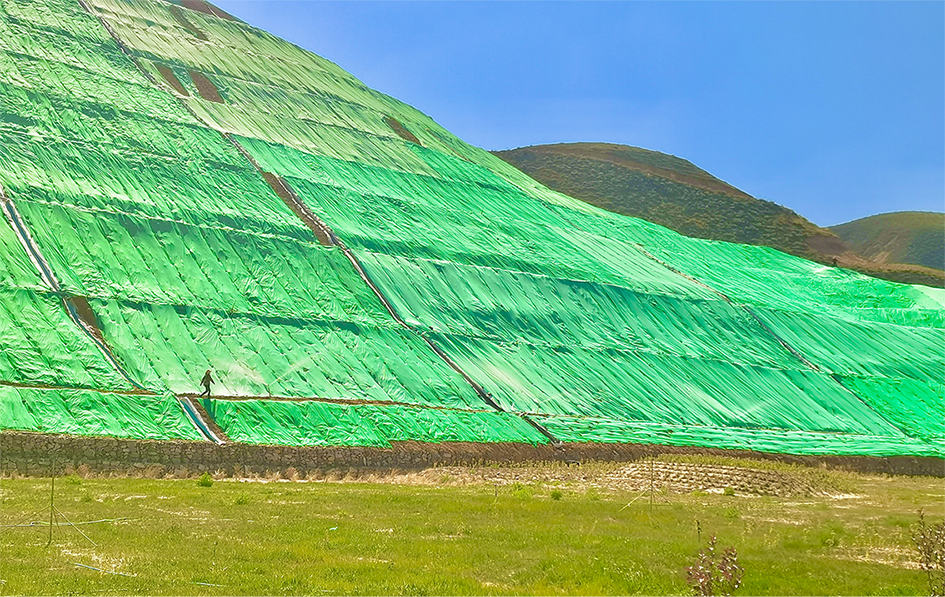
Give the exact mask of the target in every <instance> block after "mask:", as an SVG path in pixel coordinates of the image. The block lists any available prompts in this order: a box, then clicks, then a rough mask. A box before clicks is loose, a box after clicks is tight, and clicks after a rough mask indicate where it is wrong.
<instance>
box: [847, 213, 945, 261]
mask: <svg viewBox="0 0 945 597" xmlns="http://www.w3.org/2000/svg"><path fill="white" fill-rule="evenodd" d="M830 230H832V231H833V232H834V233H835V234H836V235H837V236H839V237H840V238H842V239H843V241H844V242H846V243H847V245H849V246H850V248H852V249H853V250H854V251H856V252H857V253H859V254H860V255H863V256H864V257H867V258H869V259H871V260H874V261H877V262H879V263H912V264H915V265H922V266H925V267H931V268H935V269H938V270H943V269H945V214H943V213H938V212H927V211H900V212H894V213H888V214H879V215H875V216H870V217H868V218H860V219H859V220H854V221H852V222H847V223H846V224H838V225H836V226H831V227H830Z"/></svg>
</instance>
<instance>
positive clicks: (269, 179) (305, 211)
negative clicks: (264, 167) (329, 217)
mask: <svg viewBox="0 0 945 597" xmlns="http://www.w3.org/2000/svg"><path fill="white" fill-rule="evenodd" d="M262 175H263V178H264V179H266V183H267V184H268V185H269V187H270V188H271V189H272V190H273V192H275V194H276V195H278V196H279V198H280V199H282V200H283V201H284V202H285V204H286V206H287V207H288V208H289V209H291V210H292V213H294V214H295V215H296V216H298V217H299V219H300V220H302V221H303V222H304V223H305V225H306V226H308V229H309V230H311V231H312V234H314V235H315V238H316V239H318V242H319V243H320V244H322V245H324V246H326V247H333V246H335V243H334V242H332V240H331V236H330V235H329V234H328V232H327V231H326V230H325V227H324V226H322V224H321V221H320V220H319V219H318V217H317V216H316V215H315V214H313V213H312V211H311V210H310V209H309V208H308V206H307V205H305V204H304V203H302V201H300V200H299V199H298V197H297V196H296V195H295V193H294V192H293V191H292V188H291V187H290V186H289V183H287V182H286V181H285V180H283V178H282V177H281V176H276V175H275V174H272V173H271V172H263V173H262Z"/></svg>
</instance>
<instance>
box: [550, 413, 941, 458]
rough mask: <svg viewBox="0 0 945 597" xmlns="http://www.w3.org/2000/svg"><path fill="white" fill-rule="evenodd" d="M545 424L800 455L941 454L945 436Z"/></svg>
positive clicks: (586, 421) (608, 422)
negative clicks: (925, 437) (931, 437)
mask: <svg viewBox="0 0 945 597" xmlns="http://www.w3.org/2000/svg"><path fill="white" fill-rule="evenodd" d="M537 421H538V423H540V424H541V425H542V426H543V427H544V428H545V429H548V430H549V431H551V432H552V433H554V434H555V437H557V438H558V439H559V440H561V441H565V442H580V443H584V442H599V443H639V444H658V445H664V446H711V447H713V448H721V449H725V450H753V451H757V452H774V453H782V454H783V453H787V454H801V455H838V456H900V455H903V454H909V455H913V456H935V457H939V458H941V457H942V454H943V453H945V442H943V441H942V438H941V436H937V437H936V438H935V439H932V440H924V439H916V438H913V437H907V436H899V437H896V436H875V435H872V434H870V435H859V434H846V433H818V432H811V431H786V430H782V429H774V430H771V429H733V428H731V427H709V426H706V427H700V426H692V425H666V424H659V423H643V424H641V423H628V422H627V421H619V420H613V419H594V418H577V417H541V418H538V419H537Z"/></svg>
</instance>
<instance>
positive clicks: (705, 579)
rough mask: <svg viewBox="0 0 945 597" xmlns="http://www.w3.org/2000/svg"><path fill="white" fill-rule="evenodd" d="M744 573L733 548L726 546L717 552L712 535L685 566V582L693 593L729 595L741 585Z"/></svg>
mask: <svg viewBox="0 0 945 597" xmlns="http://www.w3.org/2000/svg"><path fill="white" fill-rule="evenodd" d="M744 574H745V569H744V568H742V567H741V566H739V565H738V554H737V553H736V551H735V548H734V547H726V548H725V549H724V550H722V551H721V553H719V549H718V547H716V538H715V535H712V538H711V539H709V544H708V545H707V546H706V547H705V548H703V549H701V550H699V555H698V556H697V557H696V561H695V562H693V564H692V566H689V567H687V568H686V583H688V584H689V587H690V588H691V589H692V592H693V594H694V595H731V594H732V593H734V592H735V590H736V589H738V587H740V586H742V577H743V576H744Z"/></svg>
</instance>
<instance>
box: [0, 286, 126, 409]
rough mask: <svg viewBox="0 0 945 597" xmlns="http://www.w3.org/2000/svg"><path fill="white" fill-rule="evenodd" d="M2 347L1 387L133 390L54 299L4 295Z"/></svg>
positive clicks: (0, 329) (26, 294)
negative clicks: (5, 385)
mask: <svg viewBox="0 0 945 597" xmlns="http://www.w3.org/2000/svg"><path fill="white" fill-rule="evenodd" d="M0 346H2V347H3V350H2V351H0V381H8V382H14V383H19V384H38V385H48V386H58V387H72V388H111V389H114V390H130V389H132V388H131V386H130V385H129V384H128V383H127V382H126V381H125V380H124V379H123V378H122V377H121V376H120V375H119V374H118V372H117V371H115V370H114V368H113V367H112V366H111V364H110V363H109V362H108V361H107V360H106V359H105V356H104V355H103V354H102V353H101V351H99V349H98V348H97V347H96V346H95V345H94V344H93V343H92V341H91V340H90V339H89V337H88V336H87V335H86V334H85V333H84V332H83V331H82V330H80V329H79V327H78V326H76V325H75V324H74V323H73V322H72V320H70V319H69V317H68V315H67V314H66V310H65V308H64V307H63V305H62V304H61V301H60V300H59V299H58V298H56V297H54V296H50V295H48V294H42V293H37V292H34V291H31V290H13V291H10V290H0Z"/></svg>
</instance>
